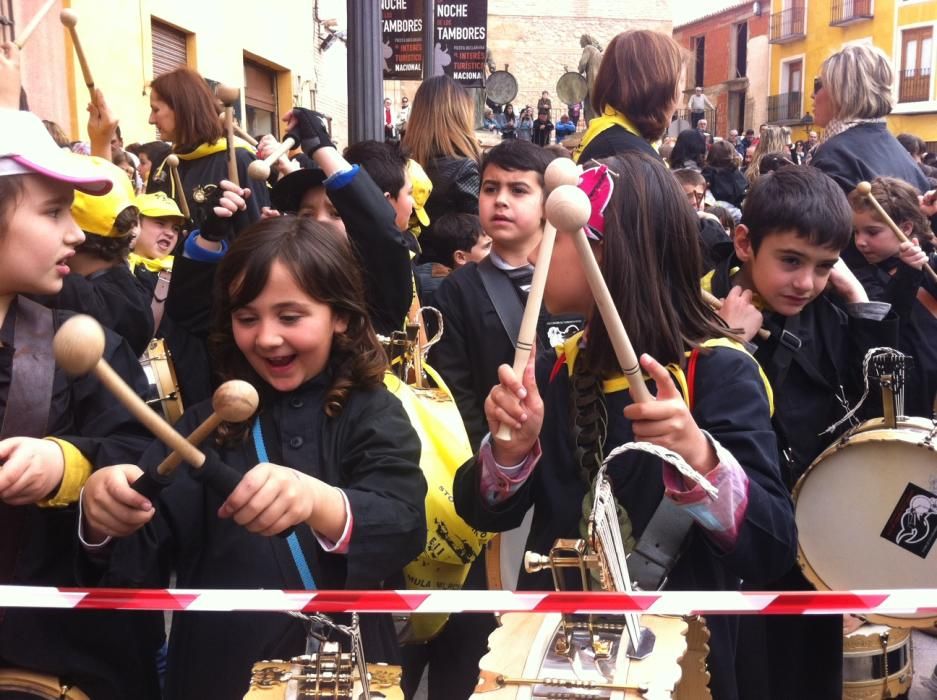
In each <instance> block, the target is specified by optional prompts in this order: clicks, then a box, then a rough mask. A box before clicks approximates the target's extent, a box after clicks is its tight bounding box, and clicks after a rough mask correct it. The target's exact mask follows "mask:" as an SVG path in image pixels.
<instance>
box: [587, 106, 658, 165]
mask: <svg viewBox="0 0 937 700" xmlns="http://www.w3.org/2000/svg"><path fill="white" fill-rule="evenodd" d="M613 126H620V127H621V128H622V129H624V130H625V131H628V132H631V133H632V134H634V135H635V136H637V137H638V138H640V139H643V138H644V137H643V136H641V133H640V132H639V131H638V129H637V127H635V125H634V124H632V123H631V120H630V119H628V117H626V116H625V115H624V114H622V113H621V112H619V111H618V110H616V109H615V108H614V107H609V106H608V105H606V106H605V110H604V111H603V112H602V116H601V117H593V118H592V119H591V120H590V121H589V128H588V129H586V133H585V135H584V136H583V137H582V141H581V142H580V144H579V146H578V147H577V148H576V150H575V151H574V152H573V160H574V161H576V162H577V163H578V162H579V156H580V155H582V152H583V151H584V150H585V148H586V146H588V145H589V143H590V142H591V141H592V140H593V139H594V138H595V137H596V136H598V135H599V134H601V133H602V132H603V131H605V130H606V129H609V128H611V127H613ZM651 145H652V146H653V147H654V150H657V149H658V147H659V146H660V141H655V142H654V143H652V144H651Z"/></svg>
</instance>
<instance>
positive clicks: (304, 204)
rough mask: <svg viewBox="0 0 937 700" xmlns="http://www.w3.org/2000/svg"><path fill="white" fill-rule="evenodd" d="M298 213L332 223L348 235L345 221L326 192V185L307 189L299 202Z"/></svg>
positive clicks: (321, 221) (324, 222) (343, 233)
mask: <svg viewBox="0 0 937 700" xmlns="http://www.w3.org/2000/svg"><path fill="white" fill-rule="evenodd" d="M296 215H297V216H305V217H307V218H310V219H314V220H315V221H318V222H319V223H321V224H330V225H331V226H334V227H335V228H337V229H338V230H339V231H341V232H342V235H347V233H346V231H345V222H344V221H342V217H341V216H339V215H338V210H337V209H336V208H335V205H333V204H332V202H331V200H330V199H329V196H328V195H327V194H326V192H325V187H311V188H310V189H309V190H307V191H306V194H304V195H303V198H302V200H301V201H300V203H299V211H298V212H296Z"/></svg>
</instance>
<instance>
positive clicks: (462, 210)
mask: <svg viewBox="0 0 937 700" xmlns="http://www.w3.org/2000/svg"><path fill="white" fill-rule="evenodd" d="M422 165H423V166H424V168H425V169H426V175H427V177H429V179H430V182H432V183H433V191H432V192H431V193H430V195H429V199H427V200H426V205H425V208H426V214H427V215H428V216H429V226H428V227H424V229H423V233H422V234H421V236H420V241H421V245H422V241H423V240H424V238H425V239H426V240H427V241H430V242H431V241H432V235H433V222H434V221H436V219H438V218H439V217H440V216H442V215H443V214H476V215H477V214H478V191H479V189H480V188H481V172H480V171H479V169H478V162H477V161H475V160H474V159H472V158H456V157H454V156H440V157H438V158H431V159H430V161H429V163H423V164H422ZM430 247H432V246H431V245H430Z"/></svg>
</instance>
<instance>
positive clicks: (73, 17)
mask: <svg viewBox="0 0 937 700" xmlns="http://www.w3.org/2000/svg"><path fill="white" fill-rule="evenodd" d="M59 19H60V20H61V21H62V24H64V25H65V28H66V29H68V33H69V34H70V35H71V37H72V44H73V45H74V46H75V55H76V56H78V65H80V66H81V75H82V76H83V77H84V79H85V85H87V86H88V91H89V92H91V93H92V94H93V93H94V78H92V77H91V69H90V68H89V67H88V59H87V58H85V52H84V49H82V48H81V41H80V40H79V39H78V31H77V30H76V29H75V25H76V24H78V15H77V14H75V12H74V11H72V10H62V12H61V13H59Z"/></svg>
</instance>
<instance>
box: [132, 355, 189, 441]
mask: <svg viewBox="0 0 937 700" xmlns="http://www.w3.org/2000/svg"><path fill="white" fill-rule="evenodd" d="M140 366H141V367H143V373H144V374H146V378H147V380H148V381H149V382H150V396H149V397H148V398H147V403H148V404H150V405H151V406H152V405H154V404H158V408H159V413H160V414H161V415H162V416H163V418H165V419H166V420H167V421H168V422H169V423H170V424H174V423H175V422H176V421H177V420H179V418H180V417H181V416H182V410H183V409H182V393H181V392H180V391H179V381H178V380H177V379H176V369H175V367H174V366H173V364H172V354H170V352H169V348H168V347H166V343H165V341H164V340H163V339H162V338H153V340H151V341H150V344H149V346H148V347H147V349H146V352H145V353H144V354H143V355H142V356H141V357H140Z"/></svg>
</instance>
